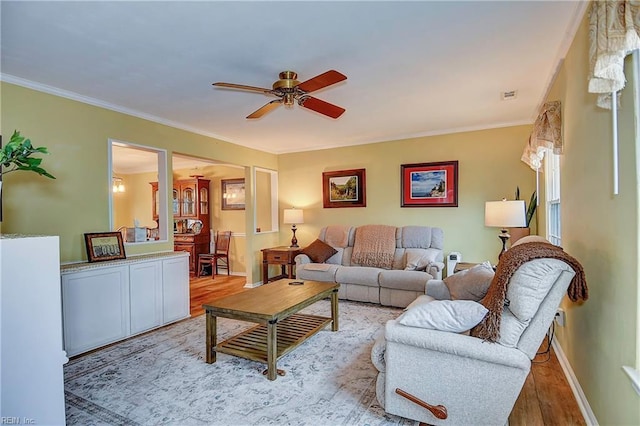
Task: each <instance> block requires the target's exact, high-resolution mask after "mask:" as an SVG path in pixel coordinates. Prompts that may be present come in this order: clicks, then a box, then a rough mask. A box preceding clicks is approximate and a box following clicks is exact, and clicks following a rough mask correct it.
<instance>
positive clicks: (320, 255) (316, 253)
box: [302, 239, 338, 263]
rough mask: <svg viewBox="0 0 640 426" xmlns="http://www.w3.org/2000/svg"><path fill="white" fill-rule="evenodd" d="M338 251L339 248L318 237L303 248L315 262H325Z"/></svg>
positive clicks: (303, 251)
mask: <svg viewBox="0 0 640 426" xmlns="http://www.w3.org/2000/svg"><path fill="white" fill-rule="evenodd" d="M337 252H338V250H336V249H334V248H333V247H331V246H330V245H329V244H327V243H325V242H324V241H321V240H318V239H316V240H315V241H314V242H312V243H311V244H309V245H308V246H307V247H305V248H303V249H302V253H304V254H306V255H307V256H309V259H311V260H312V261H313V262H314V263H324V262H325V261H326V260H327V259H329V258H330V257H331V256H333V255H334V254H336V253H337Z"/></svg>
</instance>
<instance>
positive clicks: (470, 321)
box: [398, 300, 489, 333]
mask: <svg viewBox="0 0 640 426" xmlns="http://www.w3.org/2000/svg"><path fill="white" fill-rule="evenodd" d="M487 312H489V311H488V310H487V308H485V307H484V306H482V305H481V304H480V303H478V302H474V301H472V300H434V301H433V302H430V303H421V304H418V305H415V306H413V307H411V308H410V309H408V310H407V311H406V312H405V313H403V314H402V315H401V316H400V318H399V319H398V321H399V322H400V324H402V325H407V326H409V327H420V328H429V329H432V330H440V331H449V332H452V333H461V332H463V331H467V330H470V329H471V328H473V327H475V326H476V325H477V324H478V323H479V322H480V321H482V319H483V318H484V316H485V315H486V314H487Z"/></svg>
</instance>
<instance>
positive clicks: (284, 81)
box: [273, 71, 300, 107]
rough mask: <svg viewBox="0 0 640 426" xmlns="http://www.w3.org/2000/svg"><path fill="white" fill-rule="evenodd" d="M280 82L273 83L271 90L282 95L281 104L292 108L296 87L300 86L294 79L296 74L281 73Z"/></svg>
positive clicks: (289, 72) (291, 72)
mask: <svg viewBox="0 0 640 426" xmlns="http://www.w3.org/2000/svg"><path fill="white" fill-rule="evenodd" d="M278 76H279V77H280V80H278V81H276V82H275V83H273V90H277V91H280V92H281V93H282V94H283V99H282V103H283V104H284V106H288V107H291V106H293V104H294V102H295V98H296V86H297V85H298V84H300V82H299V81H298V80H296V78H298V74H296V73H295V72H293V71H282V72H281V73H280V74H279V75H278Z"/></svg>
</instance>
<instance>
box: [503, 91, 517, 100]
mask: <svg viewBox="0 0 640 426" xmlns="http://www.w3.org/2000/svg"><path fill="white" fill-rule="evenodd" d="M501 96H502V100H503V101H510V100H512V99H515V98H517V97H518V91H517V90H510V91H508V92H502V94H501Z"/></svg>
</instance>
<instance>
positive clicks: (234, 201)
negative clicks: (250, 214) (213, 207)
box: [220, 178, 245, 210]
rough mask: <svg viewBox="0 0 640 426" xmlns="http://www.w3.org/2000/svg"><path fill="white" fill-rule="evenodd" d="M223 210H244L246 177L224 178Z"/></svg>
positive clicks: (222, 181)
mask: <svg viewBox="0 0 640 426" xmlns="http://www.w3.org/2000/svg"><path fill="white" fill-rule="evenodd" d="M220 182H221V183H222V210H244V197H245V193H244V178H242V179H222V180H221V181H220Z"/></svg>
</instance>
